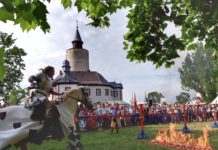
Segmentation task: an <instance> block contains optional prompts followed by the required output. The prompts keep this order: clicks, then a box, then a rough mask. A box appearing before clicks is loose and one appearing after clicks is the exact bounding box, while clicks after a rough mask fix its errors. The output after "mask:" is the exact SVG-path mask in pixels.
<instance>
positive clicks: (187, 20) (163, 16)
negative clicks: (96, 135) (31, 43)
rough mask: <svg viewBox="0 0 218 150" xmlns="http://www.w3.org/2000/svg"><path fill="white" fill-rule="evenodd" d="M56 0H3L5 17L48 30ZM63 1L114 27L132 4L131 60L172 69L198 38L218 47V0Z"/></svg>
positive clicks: (126, 44) (100, 23) (0, 12)
mask: <svg viewBox="0 0 218 150" xmlns="http://www.w3.org/2000/svg"><path fill="white" fill-rule="evenodd" d="M50 1H51V0H44V1H41V0H0V4H1V5H0V20H1V21H3V22H6V21H8V20H9V21H13V22H14V23H15V24H19V25H20V26H21V28H22V29H23V30H27V31H28V30H30V29H35V28H36V27H40V28H41V29H42V30H43V31H44V32H48V31H49V29H50V26H49V24H48V22H47V18H46V15H47V14H48V13H49V12H48V10H47V8H46V4H47V3H49V2H50ZM61 4H62V5H63V6H64V8H69V7H71V6H73V5H74V6H76V8H77V9H78V11H79V12H80V11H85V12H86V15H87V17H89V18H90V19H91V20H92V21H91V22H90V25H93V26H96V27H108V26H109V25H110V24H109V15H111V14H113V13H116V12H117V10H119V9H122V8H128V9H129V13H128V15H127V17H128V19H129V21H128V25H127V28H128V32H127V33H126V34H125V36H124V39H125V41H124V49H125V50H126V51H127V58H128V59H129V60H130V61H138V62H146V61H151V62H153V63H154V64H155V65H156V66H157V67H159V66H162V65H165V66H166V67H170V66H171V65H172V64H174V59H175V58H177V57H179V55H178V52H179V51H183V50H185V49H194V48H196V42H197V41H204V42H205V46H206V48H214V49H216V50H218V9H217V7H218V2H217V0H61ZM169 23H173V24H175V25H176V26H177V27H179V29H181V33H182V35H181V37H176V36H175V33H173V34H172V35H167V34H166V32H165V30H166V28H167V27H168V26H169ZM1 51H2V50H1ZM1 51H0V57H2V56H1V54H2V52H1ZM1 65H2V64H0V67H2V66H1ZM0 75H1V76H2V73H1V74H0ZM1 76H0V77H1Z"/></svg>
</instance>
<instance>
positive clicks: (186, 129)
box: [182, 103, 190, 133]
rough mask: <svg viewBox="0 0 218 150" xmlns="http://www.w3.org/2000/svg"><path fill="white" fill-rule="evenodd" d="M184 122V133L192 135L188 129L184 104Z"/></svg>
mask: <svg viewBox="0 0 218 150" xmlns="http://www.w3.org/2000/svg"><path fill="white" fill-rule="evenodd" d="M183 120H184V127H183V129H182V131H183V133H190V130H189V128H188V127H187V114H186V109H185V103H184V104H183Z"/></svg>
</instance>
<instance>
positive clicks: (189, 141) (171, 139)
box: [151, 124, 212, 150]
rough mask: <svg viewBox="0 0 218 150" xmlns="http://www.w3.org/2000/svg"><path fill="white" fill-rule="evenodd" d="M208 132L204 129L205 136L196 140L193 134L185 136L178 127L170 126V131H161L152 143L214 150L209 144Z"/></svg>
mask: <svg viewBox="0 0 218 150" xmlns="http://www.w3.org/2000/svg"><path fill="white" fill-rule="evenodd" d="M208 132H209V130H208V128H206V127H204V128H203V135H202V136H200V137H198V138H195V137H194V135H192V134H184V133H182V132H180V131H176V125H175V124H170V127H169V129H162V130H159V131H158V134H157V136H156V137H155V139H153V140H152V141H151V142H152V143H161V144H165V145H170V146H173V147H180V148H188V149H192V150H212V147H211V146H210V143H209V138H208V136H209V134H208Z"/></svg>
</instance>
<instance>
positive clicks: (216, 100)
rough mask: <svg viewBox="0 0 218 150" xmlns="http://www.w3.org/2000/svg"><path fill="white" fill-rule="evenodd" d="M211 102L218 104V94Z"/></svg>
mask: <svg viewBox="0 0 218 150" xmlns="http://www.w3.org/2000/svg"><path fill="white" fill-rule="evenodd" d="M210 104H218V96H217V97H216V98H215V99H214V100H213V101H212V102H211V103H210Z"/></svg>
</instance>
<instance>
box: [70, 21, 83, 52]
mask: <svg viewBox="0 0 218 150" xmlns="http://www.w3.org/2000/svg"><path fill="white" fill-rule="evenodd" d="M72 44H73V48H77V49H82V48H83V47H82V45H83V41H82V38H81V36H80V33H79V29H78V21H77V20H76V32H75V35H74V39H73V41H72Z"/></svg>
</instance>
